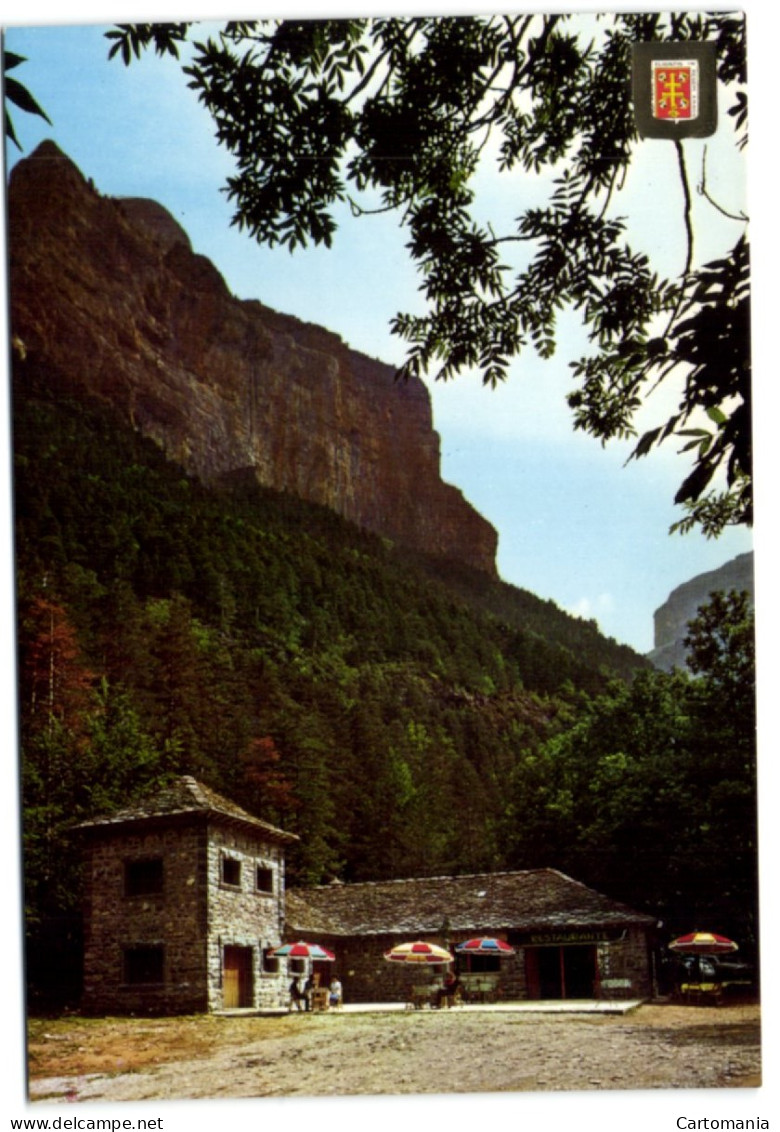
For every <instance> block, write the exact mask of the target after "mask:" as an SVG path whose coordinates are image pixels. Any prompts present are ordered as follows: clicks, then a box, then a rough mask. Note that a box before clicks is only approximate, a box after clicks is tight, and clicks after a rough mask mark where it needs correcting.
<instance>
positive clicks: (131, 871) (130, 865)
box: [125, 857, 163, 896]
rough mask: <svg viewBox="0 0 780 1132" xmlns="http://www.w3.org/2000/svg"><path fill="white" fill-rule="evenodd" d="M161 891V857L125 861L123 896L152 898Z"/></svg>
mask: <svg viewBox="0 0 780 1132" xmlns="http://www.w3.org/2000/svg"><path fill="white" fill-rule="evenodd" d="M162 890H163V862H162V857H147V858H145V859H143V860H140V861H125V896H152V895H154V894H155V893H159V892H162Z"/></svg>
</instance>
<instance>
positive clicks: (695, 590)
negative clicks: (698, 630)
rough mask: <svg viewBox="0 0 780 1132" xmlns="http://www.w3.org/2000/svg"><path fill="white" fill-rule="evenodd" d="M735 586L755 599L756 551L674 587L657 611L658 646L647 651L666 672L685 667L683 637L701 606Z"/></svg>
mask: <svg viewBox="0 0 780 1132" xmlns="http://www.w3.org/2000/svg"><path fill="white" fill-rule="evenodd" d="M731 590H737V592H739V593H741V592H743V591H744V592H746V593H748V594H749V595H750V598H751V600H752V599H753V594H754V584H753V553H752V551H750V552H749V553H747V554H740V555H738V556H737V557H736V558H732V559H731V561H729V562H726V563H725V564H724V565H723V566H720V567H718V569H717V570H709V571H708V572H707V573H705V574H697V575H696V577H695V578H691V579H690V581H688V582H683V584H682V585H680V586H677V587H676V589H674V590H672V592H671V593H670V594H669V597H668V598H667V599H666V601H665V602H664V603H663V605H661V606H659V608H658V609H657V610H656V611H655V614H654V617H653V620H654V625H655V638H654V640H655V647H654V648H653V650H652V651H651V652H649V653H648V654H647V655H648V659H649V660H651V661H652V662H653V664H655V665H656V667H657V668H661V669H663V670H664V671H665V672H671V670H672V669H673V668H685V666H686V659H687V658H686V650H685V646H684V645H683V640H684V639H685V637H686V636H687V633H688V623H689V622H690V621H692V620H693V619H694V618H695V617H696V615H697V613H698V612H699V609H700V608H701V606H702V605H706V603H707V602H708V601H709V598H710V595H711V594H713V593H717V592H719V591H724V592H725V593H729V592H730V591H731Z"/></svg>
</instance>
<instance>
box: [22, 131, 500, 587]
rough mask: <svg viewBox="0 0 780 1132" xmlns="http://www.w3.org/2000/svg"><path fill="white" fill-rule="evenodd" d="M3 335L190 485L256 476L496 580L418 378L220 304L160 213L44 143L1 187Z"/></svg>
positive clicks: (480, 527) (220, 286)
mask: <svg viewBox="0 0 780 1132" xmlns="http://www.w3.org/2000/svg"><path fill="white" fill-rule="evenodd" d="M8 208H9V231H10V238H9V255H10V294H11V332H12V335H13V338H14V342H15V345H16V349H17V350H18V351H19V352H21V353H24V354H25V355H26V356H28V357H29V358H30V359H34V360H35V361H36V362H37V363H39V364H45V365H46V367H47V368H48V369H49V371H50V372H51V373H52V374H53V375H56V380H57V382H58V383H59V385H60V387H61V389H62V390H63V392H65V393H75V394H77V395H88V396H90V397H93V398H96V399H97V400H99V401H102V402H104V403H106V404H109V405H111V406H112V407H113V408H114V409H115V410H116V411H118V412H119V414H120V416H121V417H122V418H123V419H125V420H127V421H129V422H130V423H131V424H132V425H133V427H134V428H135V429H136V430H138V431H139V432H140V433H142V434H143V435H145V436H147V437H150V438H152V439H153V440H154V441H156V442H157V443H158V444H159V446H160V447H161V448H162V449H163V451H164V452H165V454H166V455H167V456H168V457H169V458H171V459H173V460H175V461H177V462H178V463H180V464H181V465H182V466H183V467H184V468H185V469H186V470H187V471H188V472H191V473H193V474H195V475H197V476H198V477H199V478H200V479H201V480H202V481H203V482H204V483H206V484H209V485H212V486H214V485H219V484H220V483H223V482H225V483H226V482H230V481H232V480H235V479H236V478H238V479H249V480H256V481H257V482H258V483H259V484H261V485H263V486H265V487H270V488H273V489H275V490H277V491H283V492H288V493H290V494H293V495H296V496H298V497H299V498H301V499H303V500H307V501H309V502H313V503H317V504H322V505H324V506H326V507H329V508H331V509H332V510H333V511H335V512H337V513H338V514H340V515H342V516H343V517H344V518H346V519H349V520H350V521H352V522H354V523H356V524H357V525H359V526H361V527H363V528H365V529H366V530H370V531H373V532H375V533H378V534H381V535H383V536H386V537H389V538H391V539H393V540H396V541H398V542H400V543H402V544H404V545H405V546H408V547H410V548H412V549H414V550H417V551H422V552H423V553H425V554H428V555H434V556H437V557H441V558H446V559H450V560H453V561H457V562H461V563H463V564H464V565H466V566H468V567H471V568H474V569H477V570H479V571H482V572H484V573H486V574H488V575H490V576H493V577H495V576H496V567H495V554H496V545H497V536H496V532H495V530H494V529H493V528H492V527H491V525H490V524H489V523H488V522H487V521H486V520H485V519H484V518H483V517H482V516H481V515H479V514H478V513H477V512H476V511H475V510H474V509H473V508H472V507H471V506H470V505H469V504H468V503H467V501H466V500H465V499H464V498H463V496H462V494H461V493H460V491H458V490H457V489H456V488H455V487H452V486H451V485H449V484H446V483H444V482H443V481H442V479H441V477H440V448H439V437H438V434H437V433H436V432H435V431H434V429H433V421H432V410H431V402H430V397H429V395H428V391H427V389H426V388H425V386H424V384H423V383H422V382H419V381H409V382H407V383H400V382H398V381H396V380H395V374H394V370H393V369H392V367H390V366H388V365H385V364H383V363H381V362H379V361H375V360H373V359H370V358H368V357H366V356H364V355H362V354H360V353H357V352H356V351H354V350H351V349H349V348H348V347H347V346H346V345H345V344H344V343H343V342H342V341H341V339H340V338H339V337H338V336H337V335H335V334H333V333H331V332H329V331H327V330H324V329H322V328H320V327H317V326H313V325H309V324H305V323H302V322H300V321H299V320H297V319H295V318H293V317H290V316H286V315H283V314H279V313H277V312H275V311H273V310H271V309H270V308H268V307H266V306H264V305H263V304H261V303H260V302H257V301H245V300H239V299H237V298H235V297H234V296H233V295H231V293H230V292H229V290H228V288H227V286H226V284H225V282H224V280H223V279H222V277H221V275H220V274H219V272H218V271H217V269H216V268H215V267H214V265H213V264H212V263H211V262H210V261H209V260H207V259H205V258H204V257H203V256H199V255H196V254H195V253H194V252H193V250H192V247H191V245H190V241H189V239H188V237H187V235H186V233H185V232H184V231H183V230H182V229H181V227H180V226H179V225H178V224H177V222H176V221H175V220H174V219H173V217H171V216H170V215H169V214H168V213H167V212H166V210H165V209H164V208H162V206H160V205H159V204H157V203H155V202H153V201H148V200H138V199H116V198H110V197H105V196H103V195H101V194H100V193H99V192H98V191H97V190H96V189H95V187H94V186H93V185H92V183H91V182H89V181H87V180H86V179H85V178H84V176H83V175H82V173H81V172H80V171H79V170H78V169H77V168H76V166H75V165H74V164H73V162H71V161H70V160H69V158H67V157H66V156H65V155H64V154H63V153H62V152H61V151H60V150H59V149H58V148H57V146H55V145H54V143H52V142H44V143H43V144H42V145H40V146H39V147H38V149H36V150H35V152H34V153H33V154H32V155H31V156H30V157H28V158H26V159H25V160H24V161H22V162H20V163H19V164H18V165H17V166H16V167H15V168H14V170H13V172H12V174H11V178H10V184H9V192H8Z"/></svg>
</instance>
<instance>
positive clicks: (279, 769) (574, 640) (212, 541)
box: [14, 362, 755, 981]
mask: <svg viewBox="0 0 780 1132" xmlns="http://www.w3.org/2000/svg"><path fill="white" fill-rule="evenodd" d="M14 437H15V461H16V466H15V480H14V487H15V504H16V507H15V513H16V552H17V563H18V593H19V648H20V667H19V671H20V707H21V712H20V715H21V730H22V743H23V752H22V753H23V800H24V808H25V812H24V837H25V870H26V900H27V905H28V931H29V936H30V938H29V954H30V956H32V959H31V963H32V966H31V978H32V979H33V981H36V980H40V979H42V978H43V977H44V976H45V975H46V973H47V970H49V968H47V963H48V962H49V961H48V960H47V956H50V954H51V951H50V947H49V946H48V943H47V941H50V939H51V933H54V934H57V933H60V934H61V933H62V932H63V931H64V930H65V929H64V927H63V917H75V916H76V915H77V912H78V908H79V903H80V896H81V894H80V878H79V852H78V851H79V843H78V839H77V837H76V836H75V835H74V830H73V826H74V824H76V823H77V822H78V821H79V820H82V819H85V818H87V817H90V816H93V815H94V814H95V813H97V812H105V811H110V810H112V809H114V808H118V807H121V806H124V805H126V804H127V803H128V801H130V800H132V798H133V797H134V796H135V795H136V794H137V793H140V792H142V791H143V790H144V789H145V788H146V787H148V786H149V785H153V784H155V783H157V782H159V781H162V780H164V778H165V777H166V776H167V775H169V774H171V773H189V774H194V775H196V776H199V777H200V778H202V779H203V780H204V781H206V782H207V783H208V784H209V785H211V786H213V787H214V788H215V789H217V790H219V791H221V792H223V793H225V794H226V795H228V796H229V797H232V798H235V800H236V801H237V802H239V803H240V804H243V805H244V806H245V807H246V808H248V809H250V810H251V811H252V812H256V813H258V815H259V816H261V817H263V818H265V819H266V820H268V821H271V822H273V823H274V824H278V825H280V826H281V827H282V828H285V829H288V830H290V831H291V832H294V833H298V834H299V835H300V838H301V841H300V844H299V845H298V846H296V847H295V848H294V849H293V850H292V851H291V852H290V855H289V858H288V877H289V881H290V883H292V884H294V883H296V882H302V881H306V882H318V881H326V880H328V879H329V878H331V877H332V876H334V875H337V876H339V877H341V878H343V879H344V880H371V879H385V878H393V877H400V876H409V875H425V874H443V873H449V872H453V873H461V872H474V871H482V870H494V869H502V868H508V867H517V868H527V867H534V866H551V865H556V866H558V867H561V868H563V869H565V870H567V871H570V872H571V873H572V874H573V875H575V876H577V877H578V879H581V880H583V881H585V882H586V883H590V884H593V885H594V886H596V887H600V888H602V889H603V890H604V891H606V892H608V893H610V894H611V895H613V896H622V897H623V898H624V899H626V900H627V902H629V903H631V904H633V905H639V906H641V907H649V908H651V909H652V910H654V911H657V912H658V913H659V915H660V914H663V916H664V917H667V916H669V917H671V916H672V914H674V915H678V918H679V919H680V920H681V921H682V920H685V919H686V917H687V915H688V914H691V915H692V914H693V912H694V911H696V910H701V911H702V913H704V912H707V913H710V912H711V913H712V916H713V918H715V919H716V920H717V922H716V923H715V924H714V925H713V924H712V923H710V926H715V927H716V928H717V927H718V926H719V925H723V926H724V927H725V928H730V929H731V930H734V931H736V934H738V935H740V938H743V936H744V932H743V931H742V928H741V924H742V920H740V924H739V925H738V928H739V929H740V930H739V931H737V929H735V928H732V926H731V925H732V920H733V919H739V918H740V917H741V916H742V911H743V908H744V906H745V901H746V900H748V894H749V892H750V891H751V889H750V888H749V884H750V883H751V881H750V878H751V876H752V875H753V874H752V873H751V868H752V869H753V870H754V862H755V844H754V840H753V831H754V820H753V811H752V809H751V807H752V806H753V805H754V796H753V793H752V791H753V778H752V775H753V766H754V763H753V753H752V746H751V743H752V738H753V736H752V734H751V732H750V727H749V726H747V724H746V720H747V714H746V713H747V706H748V705H749V704H750V702H751V701H750V697H751V694H752V693H751V689H752V685H751V683H750V680H751V675H750V674H751V671H752V669H751V663H750V661H749V657H750V651H749V650H750V647H751V643H752V636H751V632H750V625H749V617H748V614H747V611H746V610H745V609H744V608H743V607H742V606H741V605H740V604H739V602H737V600H736V599H733V598H728V599H723V601H722V602H721V603H720V604H719V605H716V606H715V607H713V608H712V609H710V610H709V611H703V612H702V614H701V617H700V618H699V619H698V620H697V621H696V622H694V623H693V624H692V626H691V642H692V644H691V647H692V657H693V664H694V666H695V667H696V671H697V675H696V677H695V678H691V677H688V676H686V675H683V674H679V673H678V674H676V675H675V676H673V677H667V676H665V675H663V674H659V673H655V672H652V671H650V666H649V665H648V664H647V663H646V662H644V661H643V660H642V658H640V657H638V656H636V655H635V654H632V653H631V652H630V650H627V649H625V648H624V647H619V646H617V645H616V644H615V643H614V642H611V641H609V640H605V639H604V638H602V637H600V636H599V634H598V632H597V631H596V629H595V627H594V626H593V625H592V624H590V623H588V622H583V621H581V620H579V619H577V618H572V617H570V616H568V615H566V614H563V613H562V612H561V611H560V610H558V609H556V608H555V606H554V605H552V603H550V602H542V601H539V600H538V599H536V598H534V597H533V596H532V595H530V594H524V593H522V592H521V591H516V590H513V588H512V587H509V586H506V585H504V584H503V583H496V582H493V581H492V580H490V579H486V578H484V577H482V576H480V577H478V578H477V577H473V576H472V575H471V574H470V573H469V572H468V571H463V570H461V569H459V568H457V567H455V566H454V565H453V564H442V563H440V562H436V563H430V562H429V563H424V562H422V561H421V560H420V558H419V556H413V555H409V554H407V553H405V552H403V551H401V550H399V549H398V548H394V547H392V546H388V545H387V543H386V542H385V541H384V540H381V539H379V538H376V537H374V536H372V535H370V534H367V533H366V532H363V531H360V530H358V529H357V528H355V527H352V526H351V525H350V524H348V523H346V522H344V521H343V520H341V519H339V518H338V517H337V516H336V515H334V514H333V513H331V512H328V511H326V510H324V509H322V508H317V507H313V506H311V505H309V504H305V503H302V502H301V501H299V500H296V499H293V498H291V497H288V496H279V495H276V494H274V493H272V492H268V491H263V490H260V489H250V488H248V487H242V488H241V489H237V490H236V491H233V492H229V491H221V492H213V491H210V490H207V489H206V488H205V487H204V486H203V485H201V484H199V483H198V482H197V481H195V480H192V479H189V478H188V477H186V476H185V475H184V474H183V472H182V471H181V469H180V468H178V467H177V466H175V465H173V464H170V463H168V462H167V461H166V460H165V459H164V457H163V456H162V454H161V453H160V451H159V450H158V449H157V448H156V447H155V446H154V445H152V444H151V443H149V442H147V441H145V440H143V439H142V438H141V437H139V436H138V435H136V434H134V433H133V432H132V431H131V430H129V429H127V428H126V427H125V426H121V425H120V424H118V423H117V422H116V421H115V420H114V419H113V418H112V417H111V415H110V414H109V413H108V412H107V411H106V410H105V408H102V407H99V406H96V405H90V404H88V403H83V402H75V401H74V402H69V401H68V400H67V399H66V398H64V397H62V396H61V395H60V394H58V392H57V389H56V383H52V382H51V381H50V380H49V378H48V375H46V374H41V373H38V372H37V371H36V370H35V367H34V366H33V365H32V364H31V363H29V362H23V363H22V362H20V363H18V371H17V374H16V382H15V386H14ZM617 676H620V677H622V678H621V679H620V680H617V679H616V677H617ZM735 705H737V708H738V710H735ZM722 836H725V837H726V839H727V843H728V845H729V850H728V853H726V854H724V853H723V852H722V851H721V848H720V846H721V838H722ZM740 886H741V887H740ZM735 893H736V895H735ZM740 893H741V895H740ZM670 909H671V911H669V910H670ZM76 922H77V921H76V919H73V920H68V923H69V924H71V927H70V928H69V929H68V930H69V931H74V932H75V927H74V926H73V925H75V923H76ZM684 926H686V927H687V926H688V925H687V923H686V924H685V925H684ZM740 933H741V934H740ZM74 948H75V942H74ZM49 967H50V964H49Z"/></svg>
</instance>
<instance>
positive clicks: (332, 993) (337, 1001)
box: [328, 975, 343, 1009]
mask: <svg viewBox="0 0 780 1132" xmlns="http://www.w3.org/2000/svg"><path fill="white" fill-rule="evenodd" d="M342 996H343V991H342V988H341V983H340V982H339V980H338V979H337V978H336V977H335V975H334V977H333V978H332V979H331V981H330V989H329V991H328V999H329V1002H330V1005H331V1006H332V1007H333V1008H334V1009H337V1008H338V1007H339V1006H341V1000H342Z"/></svg>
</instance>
